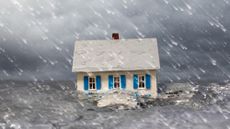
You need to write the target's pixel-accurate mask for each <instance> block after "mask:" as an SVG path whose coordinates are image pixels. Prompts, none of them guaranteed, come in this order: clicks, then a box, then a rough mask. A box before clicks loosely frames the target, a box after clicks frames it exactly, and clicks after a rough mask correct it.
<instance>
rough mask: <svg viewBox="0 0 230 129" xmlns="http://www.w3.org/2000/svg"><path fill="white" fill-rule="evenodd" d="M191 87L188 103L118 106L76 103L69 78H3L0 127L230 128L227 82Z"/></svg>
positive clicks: (229, 89) (0, 87)
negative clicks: (29, 79) (126, 108)
mask: <svg viewBox="0 0 230 129" xmlns="http://www.w3.org/2000/svg"><path fill="white" fill-rule="evenodd" d="M166 86H167V85H166ZM196 87H197V88H198V91H197V92H196V94H195V95H194V96H193V98H192V99H190V100H189V101H188V102H184V103H176V102H175V103H166V102H159V103H157V104H156V103H154V104H153V105H148V107H146V108H139V109H135V110H118V109H115V108H102V109H99V108H96V107H95V106H94V105H93V104H91V103H82V102H79V101H78V99H77V97H76V92H75V88H74V84H73V83H72V82H64V81H63V82H39V83H38V82H13V81H4V82H1V83H0V100H1V101H0V129H84V128H85V129H87V128H99V129H101V128H108V129H112V128H125V129H147V128H156V129H159V128H161V129H185V128H190V129H193V128H194V129H199V128H200V129H206V128H208V129H230V84H222V85H217V84H206V85H197V86H196Z"/></svg>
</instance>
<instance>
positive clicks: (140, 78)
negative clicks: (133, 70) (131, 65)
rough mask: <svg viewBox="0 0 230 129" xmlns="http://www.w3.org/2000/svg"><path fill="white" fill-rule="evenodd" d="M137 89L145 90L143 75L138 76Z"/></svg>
mask: <svg viewBox="0 0 230 129" xmlns="http://www.w3.org/2000/svg"><path fill="white" fill-rule="evenodd" d="M138 82H139V84H138V88H139V89H144V88H145V76H144V75H139V76H138Z"/></svg>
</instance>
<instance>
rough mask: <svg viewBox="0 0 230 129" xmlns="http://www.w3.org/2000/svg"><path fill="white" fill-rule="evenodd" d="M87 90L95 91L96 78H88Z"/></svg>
mask: <svg viewBox="0 0 230 129" xmlns="http://www.w3.org/2000/svg"><path fill="white" fill-rule="evenodd" d="M89 89H90V90H96V78H95V77H89Z"/></svg>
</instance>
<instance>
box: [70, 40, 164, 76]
mask: <svg viewBox="0 0 230 129" xmlns="http://www.w3.org/2000/svg"><path fill="white" fill-rule="evenodd" d="M159 68H160V63H159V54H158V46H157V40H156V39H125V40H85V41H76V43H75V50H74V57H73V68H72V71H73V72H98V71H132V70H152V69H159Z"/></svg>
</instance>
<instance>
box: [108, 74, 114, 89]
mask: <svg viewBox="0 0 230 129" xmlns="http://www.w3.org/2000/svg"><path fill="white" fill-rule="evenodd" d="M108 78H109V81H108V83H109V84H108V85H109V89H113V75H109V77H108Z"/></svg>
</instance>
